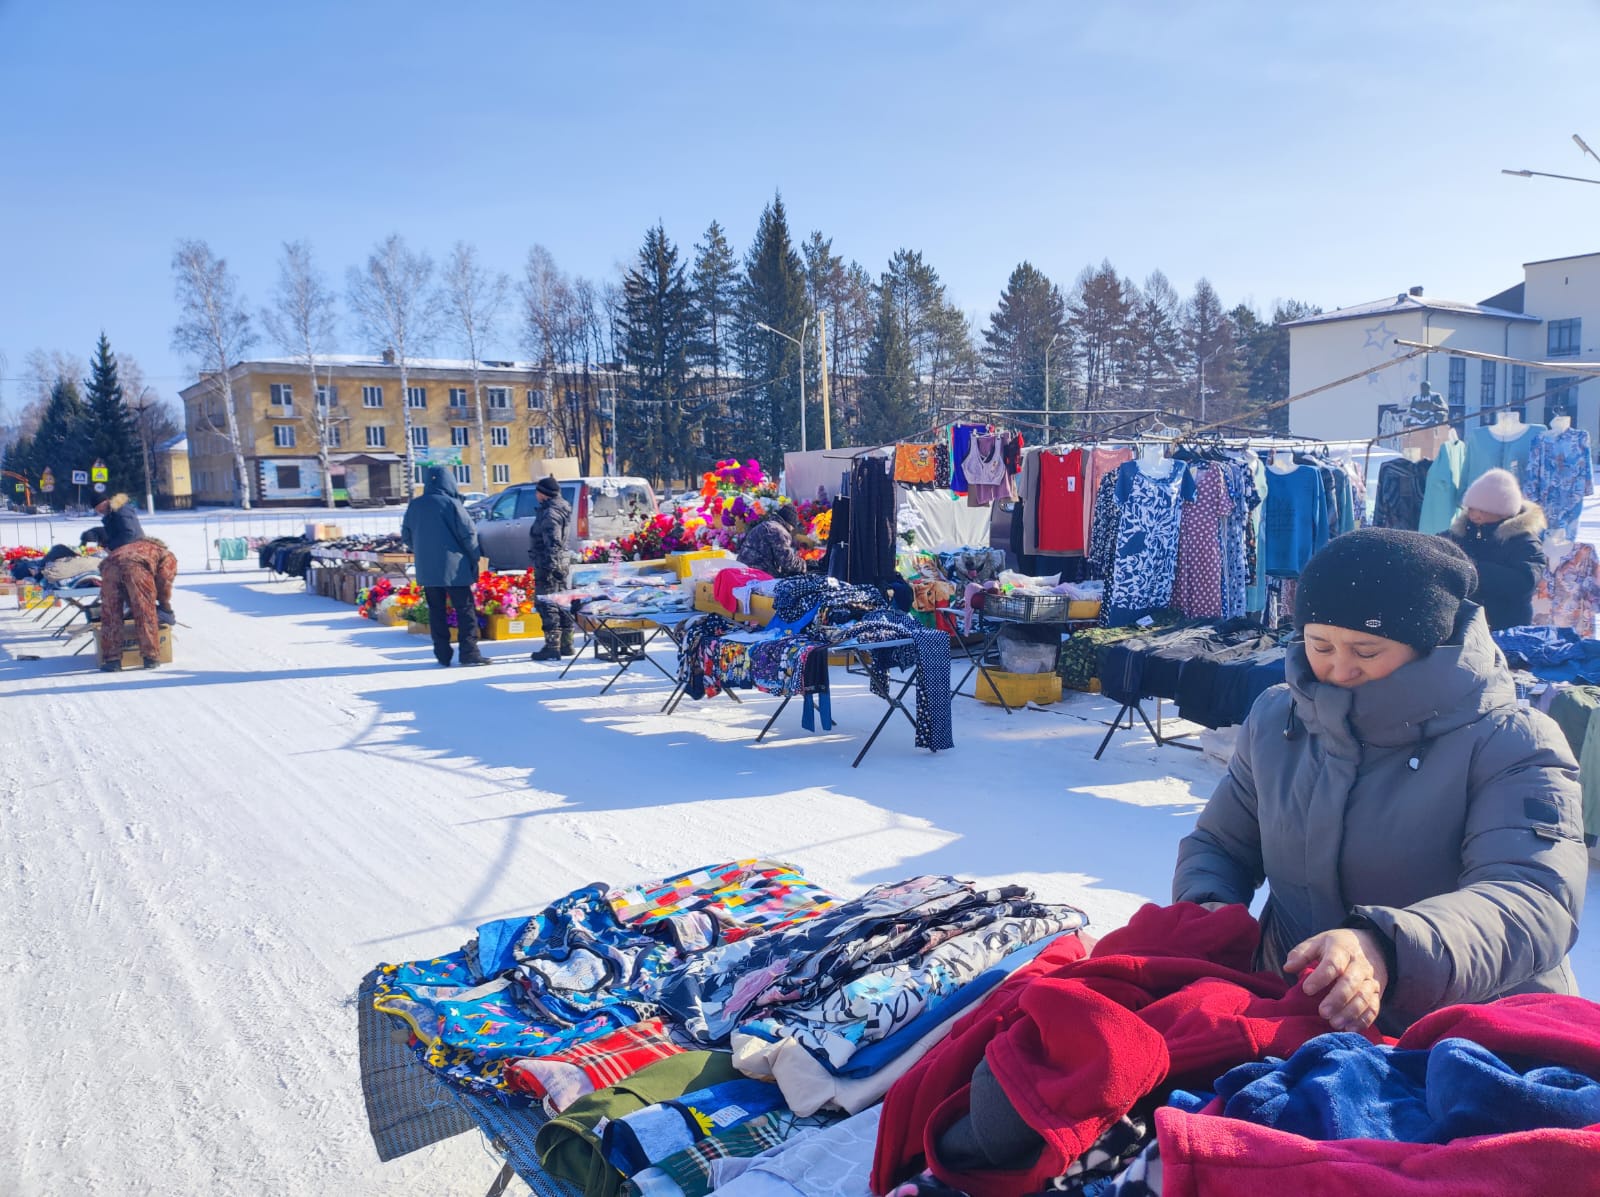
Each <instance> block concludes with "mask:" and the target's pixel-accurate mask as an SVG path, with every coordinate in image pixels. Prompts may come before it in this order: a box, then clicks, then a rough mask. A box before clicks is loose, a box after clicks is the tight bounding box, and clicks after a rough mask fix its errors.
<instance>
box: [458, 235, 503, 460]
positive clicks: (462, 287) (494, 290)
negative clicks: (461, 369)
mask: <svg viewBox="0 0 1600 1197" xmlns="http://www.w3.org/2000/svg"><path fill="white" fill-rule="evenodd" d="M510 291H511V280H510V279H509V278H508V277H506V276H505V275H504V274H490V273H489V272H488V271H487V270H485V269H484V268H483V267H482V266H480V265H479V264H478V251H477V249H476V248H475V247H474V246H471V245H468V244H467V243H466V242H464V241H457V242H456V247H455V249H454V251H453V252H452V253H451V254H450V261H449V263H448V264H447V265H446V266H445V269H444V294H445V306H446V307H448V308H449V310H450V316H451V318H452V319H453V320H454V321H455V326H456V335H457V336H459V337H460V338H461V347H462V348H463V349H464V350H466V354H467V362H468V366H467V368H468V369H469V370H471V371H472V401H473V403H474V405H475V406H476V408H477V412H478V462H479V468H481V469H482V471H483V489H484V490H488V489H489V444H488V442H489V430H488V428H487V426H486V425H485V420H484V412H483V371H482V363H481V362H480V361H479V359H480V358H481V357H482V356H483V345H484V342H485V341H488V340H490V339H492V338H493V336H494V332H495V326H496V325H497V324H498V323H499V321H500V313H501V312H502V311H504V310H505V306H506V296H507V295H508V294H510Z"/></svg>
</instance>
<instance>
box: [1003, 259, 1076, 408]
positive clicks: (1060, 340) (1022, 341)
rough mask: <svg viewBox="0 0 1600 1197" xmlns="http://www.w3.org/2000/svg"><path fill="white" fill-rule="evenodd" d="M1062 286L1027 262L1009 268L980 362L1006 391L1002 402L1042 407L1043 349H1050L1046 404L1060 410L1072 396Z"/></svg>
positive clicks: (1069, 354) (1018, 405) (1026, 406)
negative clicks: (1008, 276)
mask: <svg viewBox="0 0 1600 1197" xmlns="http://www.w3.org/2000/svg"><path fill="white" fill-rule="evenodd" d="M1069 331H1070V330H1069V329H1068V328H1067V323H1066V304H1065V302H1064V301H1063V300H1062V298H1061V292H1060V290H1059V289H1058V288H1057V287H1056V286H1055V285H1054V284H1052V283H1051V282H1050V280H1049V279H1048V278H1046V277H1045V276H1044V275H1043V274H1042V273H1041V272H1040V271H1038V270H1036V269H1035V268H1034V267H1033V265H1032V264H1031V263H1028V262H1023V263H1021V264H1020V265H1019V266H1018V267H1017V268H1016V269H1015V270H1013V271H1012V272H1011V277H1010V279H1008V280H1007V281H1006V289H1005V290H1004V291H1003V292H1002V293H1001V295H1000V304H999V306H998V307H996V308H995V310H994V312H993V314H992V315H990V317H989V327H988V328H986V329H985V330H984V333H983V341H984V352H983V362H984V366H985V368H986V369H987V370H988V372H989V375H990V377H991V378H992V379H993V380H994V381H995V383H997V384H998V385H999V386H1000V387H1001V388H1003V389H1004V391H1005V395H1006V404H1005V406H1014V407H1023V408H1031V409H1033V410H1036V411H1037V410H1042V409H1043V406H1044V367H1045V360H1044V359H1045V350H1046V349H1047V348H1049V347H1050V345H1051V342H1052V341H1054V342H1055V347H1054V348H1053V349H1051V350H1050V406H1051V408H1052V409H1053V410H1056V411H1061V410H1063V409H1064V408H1066V407H1068V406H1069V405H1070V403H1071V400H1072V398H1073V396H1072V394H1071V393H1070V391H1069V390H1068V386H1069V385H1070V384H1069V383H1068V378H1069V375H1068V372H1067V365H1068V363H1069V361H1070V360H1071V355H1072V340H1071V337H1070V335H1069Z"/></svg>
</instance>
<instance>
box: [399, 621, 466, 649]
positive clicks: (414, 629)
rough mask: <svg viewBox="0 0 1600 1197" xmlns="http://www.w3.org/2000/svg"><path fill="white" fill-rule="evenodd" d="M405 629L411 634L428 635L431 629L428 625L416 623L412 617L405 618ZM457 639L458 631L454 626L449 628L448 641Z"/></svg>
mask: <svg viewBox="0 0 1600 1197" xmlns="http://www.w3.org/2000/svg"><path fill="white" fill-rule="evenodd" d="M406 631H408V632H410V633H411V634H412V635H413V636H428V635H432V631H431V629H430V628H429V627H428V625H427V624H425V623H418V622H417V621H416V620H414V619H408V620H406ZM457 639H459V633H458V632H457V631H456V629H455V628H451V629H450V643H451V644H454V643H455V642H456V641H457Z"/></svg>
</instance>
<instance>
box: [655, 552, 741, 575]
mask: <svg viewBox="0 0 1600 1197" xmlns="http://www.w3.org/2000/svg"><path fill="white" fill-rule="evenodd" d="M713 557H725V558H727V559H729V560H732V559H733V554H732V553H730V552H728V551H727V550H726V549H695V550H694V551H693V552H689V553H668V554H667V566H668V568H670V569H671V570H672V572H673V573H675V574H677V575H678V579H679V581H682V580H683V579H684V578H687V577H688V576H689V575H690V574H691V573H693V572H694V563H695V562H696V561H709V560H711V559H712V558H713Z"/></svg>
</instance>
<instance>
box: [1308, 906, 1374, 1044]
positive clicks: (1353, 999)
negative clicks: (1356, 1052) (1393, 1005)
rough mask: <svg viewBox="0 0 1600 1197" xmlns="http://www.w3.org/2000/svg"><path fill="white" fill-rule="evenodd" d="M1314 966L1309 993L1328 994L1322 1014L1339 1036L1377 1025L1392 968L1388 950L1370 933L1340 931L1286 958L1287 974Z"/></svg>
mask: <svg viewBox="0 0 1600 1197" xmlns="http://www.w3.org/2000/svg"><path fill="white" fill-rule="evenodd" d="M1312 964H1315V965H1316V968H1315V969H1313V970H1312V973H1311V975H1310V976H1308V977H1307V978H1306V979H1305V991H1306V992H1307V993H1308V994H1310V995H1311V996H1313V997H1315V996H1316V995H1317V994H1319V993H1322V992H1323V991H1324V990H1326V991H1327V996H1326V997H1324V998H1323V999H1322V1003H1321V1005H1319V1006H1318V1007H1317V1013H1318V1014H1320V1015H1322V1017H1323V1018H1325V1019H1327V1021H1328V1025H1329V1026H1331V1027H1333V1029H1334V1030H1336V1031H1358V1032H1359V1031H1365V1030H1366V1029H1367V1028H1368V1027H1370V1026H1371V1025H1372V1024H1373V1023H1374V1022H1376V1021H1377V1020H1378V1009H1379V1006H1380V1005H1381V1004H1382V1002H1383V991H1384V989H1385V987H1386V986H1387V985H1388V984H1389V966H1388V964H1387V963H1386V962H1385V959H1384V954H1383V947H1382V945H1380V944H1379V943H1378V940H1377V938H1376V937H1375V936H1373V935H1372V933H1371V932H1369V931H1359V930H1353V929H1351V928H1340V929H1339V930H1337V931H1324V932H1322V933H1321V934H1320V935H1313V936H1312V937H1311V938H1310V939H1307V940H1302V941H1301V942H1300V943H1298V944H1296V945H1295V946H1294V948H1293V949H1292V950H1291V951H1290V952H1289V955H1288V956H1287V957H1286V958H1285V959H1284V962H1283V971H1284V972H1286V973H1298V972H1299V971H1300V970H1301V969H1303V968H1306V967H1308V966H1310V965H1312Z"/></svg>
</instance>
